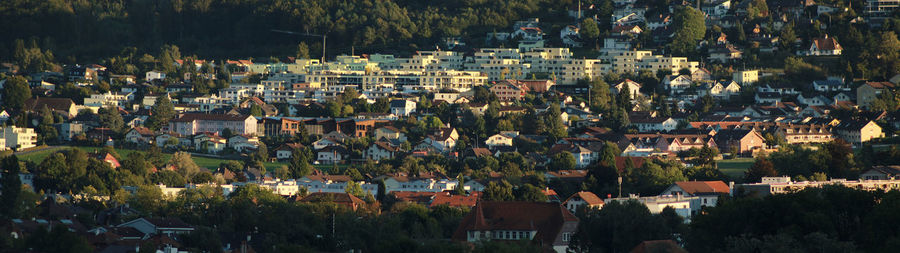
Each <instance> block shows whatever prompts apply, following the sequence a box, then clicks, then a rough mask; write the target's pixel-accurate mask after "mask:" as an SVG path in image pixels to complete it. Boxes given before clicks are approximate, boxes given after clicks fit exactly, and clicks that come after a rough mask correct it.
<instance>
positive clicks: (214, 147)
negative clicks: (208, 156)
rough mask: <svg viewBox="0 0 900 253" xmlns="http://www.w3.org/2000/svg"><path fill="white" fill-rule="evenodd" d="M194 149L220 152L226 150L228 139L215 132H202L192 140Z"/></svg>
mask: <svg viewBox="0 0 900 253" xmlns="http://www.w3.org/2000/svg"><path fill="white" fill-rule="evenodd" d="M191 143H193V144H194V149H195V150H198V151H202V152H206V153H219V152H222V150H225V147H226V145H227V140H226V139H225V138H222V137H221V136H219V135H217V134H214V133H201V134H197V135H195V136H194V138H193V139H192V140H191Z"/></svg>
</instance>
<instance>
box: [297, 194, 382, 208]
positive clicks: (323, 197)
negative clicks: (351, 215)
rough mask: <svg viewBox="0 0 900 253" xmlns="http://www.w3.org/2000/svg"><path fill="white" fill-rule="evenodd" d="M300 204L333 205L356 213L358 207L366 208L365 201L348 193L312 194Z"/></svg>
mask: <svg viewBox="0 0 900 253" xmlns="http://www.w3.org/2000/svg"><path fill="white" fill-rule="evenodd" d="M300 202H306V203H319V202H328V203H335V204H337V205H339V206H343V207H346V208H348V209H350V210H353V211H356V209H358V208H360V207H365V206H366V201H363V200H362V199H360V198H358V197H356V196H353V194H349V193H337V192H313V193H310V194H309V195H307V196H306V197H303V199H301V200H300Z"/></svg>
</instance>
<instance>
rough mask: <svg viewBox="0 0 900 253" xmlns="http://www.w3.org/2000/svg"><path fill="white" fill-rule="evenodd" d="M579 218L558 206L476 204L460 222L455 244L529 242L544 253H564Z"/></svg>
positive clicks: (532, 203)
mask: <svg viewBox="0 0 900 253" xmlns="http://www.w3.org/2000/svg"><path fill="white" fill-rule="evenodd" d="M577 229H578V218H577V217H575V215H573V214H572V213H571V212H569V210H566V209H565V208H563V206H561V205H559V204H558V203H541V202H492V201H482V202H478V204H476V205H475V207H474V208H473V209H472V211H471V212H469V214H468V215H466V217H465V218H463V220H462V222H460V224H459V227H458V228H457V229H456V232H455V233H453V240H454V241H458V242H470V243H471V242H476V241H480V240H486V241H520V240H531V241H534V242H535V243H537V244H539V245H541V246H542V247H543V250H544V251H545V252H566V250H567V249H568V247H569V241H570V240H571V239H572V237H573V236H574V235H575V232H576V230H577Z"/></svg>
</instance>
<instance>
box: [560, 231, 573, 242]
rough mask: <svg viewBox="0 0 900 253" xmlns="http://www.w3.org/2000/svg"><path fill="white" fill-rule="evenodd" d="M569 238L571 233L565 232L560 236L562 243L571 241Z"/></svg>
mask: <svg viewBox="0 0 900 253" xmlns="http://www.w3.org/2000/svg"><path fill="white" fill-rule="evenodd" d="M571 237H572V233H568V232H566V233H563V234H562V238H563V241H564V242H568V241H569V239H571Z"/></svg>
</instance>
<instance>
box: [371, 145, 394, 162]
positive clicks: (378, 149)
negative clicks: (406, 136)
mask: <svg viewBox="0 0 900 253" xmlns="http://www.w3.org/2000/svg"><path fill="white" fill-rule="evenodd" d="M399 153H400V147H396V146H393V145H391V143H389V142H384V141H376V142H375V143H372V146H369V149H366V153H365V156H366V159H370V160H373V161H380V160H382V159H392V158H394V157H395V156H396V155H397V154H399Z"/></svg>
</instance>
